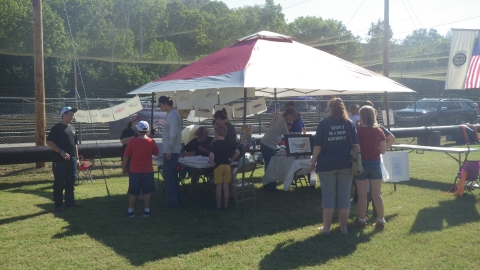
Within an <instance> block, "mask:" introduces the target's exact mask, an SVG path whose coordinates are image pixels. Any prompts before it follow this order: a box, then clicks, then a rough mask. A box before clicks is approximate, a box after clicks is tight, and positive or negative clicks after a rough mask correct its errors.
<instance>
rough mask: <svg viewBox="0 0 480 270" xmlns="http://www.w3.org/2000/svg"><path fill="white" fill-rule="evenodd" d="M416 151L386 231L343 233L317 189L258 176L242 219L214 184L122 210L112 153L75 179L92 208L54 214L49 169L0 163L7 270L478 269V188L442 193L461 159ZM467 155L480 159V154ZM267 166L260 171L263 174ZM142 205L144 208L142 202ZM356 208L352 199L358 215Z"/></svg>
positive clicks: (122, 181) (387, 193) (121, 180)
mask: <svg viewBox="0 0 480 270" xmlns="http://www.w3.org/2000/svg"><path fill="white" fill-rule="evenodd" d="M473 147H478V146H473ZM409 158H410V176H411V180H410V181H407V182H402V183H399V184H397V185H396V186H397V190H396V191H394V186H393V184H389V183H386V184H384V185H383V187H382V188H383V198H384V203H385V213H386V219H387V225H386V228H385V230H383V231H379V230H376V229H374V228H373V227H372V226H369V227H367V229H365V230H363V231H362V230H359V229H356V228H353V227H350V228H349V233H348V234H347V235H341V234H340V233H339V232H338V231H336V230H335V229H336V228H338V224H337V223H335V224H334V225H333V227H332V229H333V231H332V234H330V235H321V234H319V232H318V230H317V227H318V226H319V225H320V224H321V222H322V218H321V216H322V210H321V208H320V202H321V194H320V189H319V186H317V188H316V189H315V190H312V189H309V188H300V192H301V196H298V194H297V193H296V191H295V190H294V189H293V188H292V189H291V190H290V191H288V192H277V193H265V192H263V190H262V189H260V187H261V184H258V186H257V187H258V190H257V204H256V205H254V204H253V202H252V201H248V202H247V203H246V204H245V211H244V215H243V217H242V215H241V214H240V211H239V210H238V209H237V208H236V206H235V204H232V205H231V206H232V207H231V209H230V211H228V212H225V211H221V212H219V211H214V210H212V207H213V205H214V204H213V202H214V195H213V192H212V190H209V191H208V192H209V193H208V200H207V203H205V204H204V205H201V196H198V197H196V198H186V196H185V197H184V201H183V204H182V207H181V208H180V209H169V208H166V207H165V200H166V198H165V197H166V195H165V193H162V192H161V190H158V189H157V192H155V193H154V194H153V195H152V206H151V208H152V210H153V213H154V214H153V215H152V216H151V217H149V218H143V217H141V216H138V215H137V217H135V218H126V217H124V216H123V212H124V211H125V210H126V206H127V195H126V190H127V184H128V181H127V177H126V176H123V175H121V170H120V168H119V167H120V163H119V161H116V160H106V161H104V164H103V165H104V166H103V167H104V170H103V171H102V170H101V167H100V165H99V163H98V162H97V166H96V167H95V170H94V171H93V176H94V179H95V181H94V183H90V182H85V183H83V184H82V185H80V186H77V187H76V190H75V195H76V198H77V201H78V202H79V203H81V204H83V205H84V206H85V207H83V208H77V209H69V210H68V211H67V212H66V213H62V214H54V213H53V212H52V209H53V203H52V201H51V187H52V173H51V169H50V168H45V169H35V168H34V165H18V166H1V167H0V265H1V266H0V267H1V268H2V269H72V268H74V269H129V268H136V267H141V268H146V269H308V268H310V269H321V268H325V269H357V268H359V269H372V268H375V269H453V268H457V269H479V266H480V236H479V233H480V222H479V221H480V215H479V210H480V203H479V198H480V189H476V190H474V191H473V192H467V194H466V195H464V196H463V197H456V196H455V195H453V193H446V191H447V190H449V189H450V188H451V187H452V184H453V179H454V177H455V174H456V171H457V163H456V162H455V161H454V160H453V159H451V158H450V157H448V156H447V155H445V154H443V153H431V152H425V153H424V154H416V153H410V154H409ZM469 159H479V160H480V153H472V154H470V158H469ZM104 175H105V176H104ZM262 175H263V169H259V170H258V171H257V172H256V174H255V176H256V178H258V181H260V179H261V177H262ZM105 181H106V183H107V185H108V190H109V192H110V196H107V192H106V185H105ZM187 186H188V181H187ZM187 188H188V187H187ZM201 188H202V187H201V186H199V192H200V193H201V191H202V190H201ZM136 209H137V212H140V211H141V209H142V208H141V205H140V204H139V203H138V204H137V208H136ZM370 212H371V207H370ZM355 213H356V206H355V205H353V206H352V213H351V220H352V221H353V219H354V215H355ZM335 220H336V217H335V218H334V221H335Z"/></svg>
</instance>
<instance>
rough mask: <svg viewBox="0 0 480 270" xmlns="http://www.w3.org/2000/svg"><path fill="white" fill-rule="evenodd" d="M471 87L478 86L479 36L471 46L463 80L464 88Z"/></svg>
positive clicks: (479, 62)
mask: <svg viewBox="0 0 480 270" xmlns="http://www.w3.org/2000/svg"><path fill="white" fill-rule="evenodd" d="M472 88H480V37H479V38H478V39H477V42H475V46H474V47H473V53H472V60H471V61H470V66H469V67H468V72H467V79H466V80H465V89H472Z"/></svg>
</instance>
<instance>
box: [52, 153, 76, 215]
mask: <svg viewBox="0 0 480 270" xmlns="http://www.w3.org/2000/svg"><path fill="white" fill-rule="evenodd" d="M52 172H53V179H54V180H53V201H54V203H55V208H59V207H62V206H64V205H63V190H65V206H72V205H74V204H75V198H74V195H73V191H74V189H75V188H74V184H75V177H77V158H76V157H72V158H71V159H70V160H69V161H65V162H53V163H52Z"/></svg>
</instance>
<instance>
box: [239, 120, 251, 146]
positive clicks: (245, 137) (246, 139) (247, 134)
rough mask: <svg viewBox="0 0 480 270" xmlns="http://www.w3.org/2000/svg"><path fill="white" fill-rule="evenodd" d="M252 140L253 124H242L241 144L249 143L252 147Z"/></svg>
mask: <svg viewBox="0 0 480 270" xmlns="http://www.w3.org/2000/svg"><path fill="white" fill-rule="evenodd" d="M251 141H252V126H251V125H242V127H241V128H240V144H242V145H248V147H250V143H251Z"/></svg>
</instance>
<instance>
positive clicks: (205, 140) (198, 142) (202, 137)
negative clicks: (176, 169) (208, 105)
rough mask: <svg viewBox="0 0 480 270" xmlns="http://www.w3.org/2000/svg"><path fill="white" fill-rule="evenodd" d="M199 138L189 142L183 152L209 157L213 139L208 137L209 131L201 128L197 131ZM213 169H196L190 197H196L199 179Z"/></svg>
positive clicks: (191, 183)
mask: <svg viewBox="0 0 480 270" xmlns="http://www.w3.org/2000/svg"><path fill="white" fill-rule="evenodd" d="M195 135H196V136H197V138H194V139H193V140H191V141H190V142H188V143H187V144H186V145H185V146H184V147H183V149H182V151H181V152H187V153H195V155H196V156H204V157H208V155H209V154H210V147H211V146H212V141H213V137H209V136H208V130H207V128H206V127H204V126H201V127H199V128H198V129H197V131H195ZM212 172H213V169H210V168H207V169H194V170H193V173H192V179H191V182H190V192H189V194H188V196H189V197H192V196H194V195H195V188H196V187H197V183H198V177H199V176H200V175H202V174H210V173H212Z"/></svg>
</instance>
